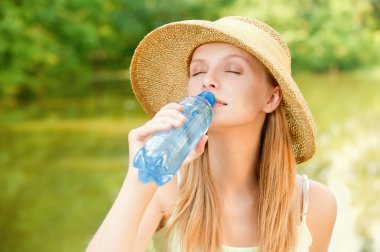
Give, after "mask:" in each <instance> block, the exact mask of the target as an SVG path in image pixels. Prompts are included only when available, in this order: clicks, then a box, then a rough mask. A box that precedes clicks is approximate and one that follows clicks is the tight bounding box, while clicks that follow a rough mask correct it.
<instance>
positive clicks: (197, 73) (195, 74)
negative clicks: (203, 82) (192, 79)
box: [191, 72, 206, 76]
mask: <svg viewBox="0 0 380 252" xmlns="http://www.w3.org/2000/svg"><path fill="white" fill-rule="evenodd" d="M204 73H206V72H196V73H193V74H192V75H191V76H197V75H199V74H204Z"/></svg>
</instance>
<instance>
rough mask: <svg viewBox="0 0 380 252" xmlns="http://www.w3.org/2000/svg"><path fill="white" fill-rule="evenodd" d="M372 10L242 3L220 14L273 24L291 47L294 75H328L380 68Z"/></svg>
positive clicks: (359, 5) (315, 3)
mask: <svg viewBox="0 0 380 252" xmlns="http://www.w3.org/2000/svg"><path fill="white" fill-rule="evenodd" d="M373 10H374V9H373V8H372V7H371V4H370V1H361V0H348V1H342V0H329V1H328V0H289V1H283V0H271V1H250V0H240V1H237V3H236V4H235V6H234V8H233V9H231V8H230V9H225V10H223V11H222V12H221V13H222V14H223V15H229V14H231V13H233V14H236V13H239V14H243V15H248V16H252V17H256V18H258V19H261V20H263V21H265V22H267V23H269V24H270V25H272V26H273V27H275V28H276V29H277V30H278V31H279V32H280V33H281V35H282V36H283V37H284V39H285V40H286V41H287V43H288V44H289V47H290V51H291V54H292V60H293V62H292V64H293V69H294V70H295V71H299V70H302V71H304V70H307V71H313V72H326V71H330V70H338V71H339V70H343V71H344V70H352V69H357V68H362V67H366V66H371V65H374V64H376V63H378V62H379V59H380V58H379V56H378V55H379V54H378V48H380V31H379V30H378V27H379V26H378V25H377V22H379V21H380V19H377V18H376V15H375V12H374V11H373ZM379 24H380V22H379Z"/></svg>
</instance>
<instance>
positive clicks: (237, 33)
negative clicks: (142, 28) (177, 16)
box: [130, 16, 316, 163]
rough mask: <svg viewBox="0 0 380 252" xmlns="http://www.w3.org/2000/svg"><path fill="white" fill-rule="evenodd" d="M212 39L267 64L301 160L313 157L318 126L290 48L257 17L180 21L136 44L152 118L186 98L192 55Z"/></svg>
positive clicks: (137, 70)
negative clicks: (295, 75) (294, 74)
mask: <svg viewBox="0 0 380 252" xmlns="http://www.w3.org/2000/svg"><path fill="white" fill-rule="evenodd" d="M210 42H224V43H229V44H232V45H235V46H237V47H240V48H242V49H244V50H246V51H247V52H249V53H251V54H252V55H253V56H255V57H256V58H257V59H258V60H259V61H261V62H262V64H263V65H264V66H266V67H267V69H268V70H269V71H270V72H271V73H272V75H273V77H274V78H275V79H276V80H277V82H278V84H279V85H280V88H281V92H282V96H283V103H282V104H283V106H284V109H285V113H286V118H287V121H288V127H289V131H290V135H291V138H292V147H293V151H294V154H295V157H296V161H297V163H302V162H304V161H306V160H308V159H310V158H311V157H312V155H313V154H314V152H315V146H316V140H315V125H314V121H313V118H312V115H311V112H310V110H309V108H308V105H307V103H306V102H305V99H304V98H303V96H302V94H301V92H300V90H299V88H298V86H297V84H296V83H295V81H294V80H293V78H292V76H291V59H290V53H289V49H288V47H287V45H286V43H285V42H284V41H283V40H282V39H281V37H280V35H279V34H278V33H277V32H276V31H275V30H274V29H272V28H271V27H270V26H268V25H266V24H265V23H263V22H261V21H258V20H255V19H252V18H248V17H236V16H234V17H225V18H222V19H219V20H217V21H214V22H210V21H203V20H188V21H180V22H174V23H169V24H167V25H164V26H161V27H159V28H157V29H155V30H153V31H152V32H150V33H149V34H147V35H146V36H145V38H144V39H143V40H142V41H141V42H140V44H139V45H138V47H137V48H136V50H135V53H134V55H133V58H132V62H131V67H130V79H131V85H132V88H133V92H134V94H135V96H136V98H137V100H138V101H139V102H140V104H141V106H142V107H143V109H144V110H145V111H146V112H147V113H148V114H149V115H150V116H153V115H154V114H155V113H156V112H157V111H158V110H159V109H160V108H161V107H163V106H164V105H166V104H167V103H170V102H179V101H180V100H182V99H184V98H185V97H186V94H187V92H186V87H187V82H188V76H189V72H188V71H189V69H188V68H189V61H190V59H191V55H192V53H193V51H194V50H195V48H197V47H198V46H199V45H202V44H205V43H210Z"/></svg>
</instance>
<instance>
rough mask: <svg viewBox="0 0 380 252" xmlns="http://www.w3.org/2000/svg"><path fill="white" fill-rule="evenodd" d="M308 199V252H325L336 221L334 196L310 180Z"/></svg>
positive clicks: (322, 186)
mask: <svg viewBox="0 0 380 252" xmlns="http://www.w3.org/2000/svg"><path fill="white" fill-rule="evenodd" d="M308 198H309V200H308V202H309V209H308V213H307V225H308V227H309V229H310V232H311V234H312V237H313V244H312V247H311V250H310V251H327V248H328V245H329V242H330V238H331V234H332V231H333V228H334V224H335V220H336V212H337V202H336V198H335V195H334V194H333V192H332V191H331V190H330V189H329V188H328V187H327V186H325V185H323V184H321V183H319V182H316V181H312V180H310V187H309V192H308Z"/></svg>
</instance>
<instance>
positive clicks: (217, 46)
mask: <svg viewBox="0 0 380 252" xmlns="http://www.w3.org/2000/svg"><path fill="white" fill-rule="evenodd" d="M230 57H240V58H242V59H244V60H245V61H246V62H248V64H249V65H250V66H251V67H252V68H254V69H258V70H261V71H264V72H267V71H266V68H265V67H264V65H263V64H262V63H261V62H260V61H259V60H258V59H256V57H254V56H253V55H252V54H250V53H249V52H247V51H245V50H243V49H241V48H239V47H237V46H234V45H231V44H228V43H207V44H203V45H200V46H198V47H197V48H196V49H195V50H194V52H193V54H192V57H191V58H190V63H192V62H193V61H197V60H200V61H207V60H208V59H212V58H216V59H224V58H230Z"/></svg>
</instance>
